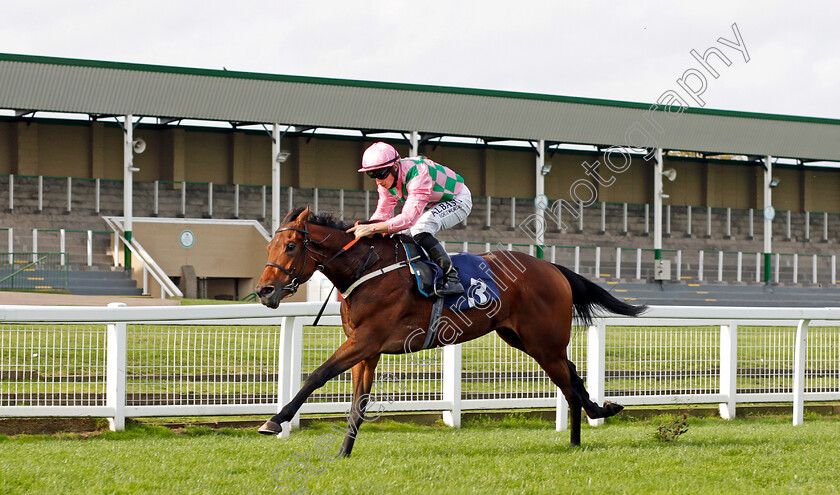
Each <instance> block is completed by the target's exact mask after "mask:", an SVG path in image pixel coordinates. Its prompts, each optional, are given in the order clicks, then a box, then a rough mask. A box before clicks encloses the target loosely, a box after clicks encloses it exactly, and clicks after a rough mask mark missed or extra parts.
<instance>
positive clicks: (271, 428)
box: [257, 419, 283, 435]
mask: <svg viewBox="0 0 840 495" xmlns="http://www.w3.org/2000/svg"><path fill="white" fill-rule="evenodd" d="M257 431H259V432H260V433H262V434H263V435H277V434H278V433H280V432H282V431H283V427H282V426H280V425H278V424H277V423H275V422H274V421H272V420H270V419H269V420H268V421H266V422H265V423H263V425H262V426H260V429H259V430H257Z"/></svg>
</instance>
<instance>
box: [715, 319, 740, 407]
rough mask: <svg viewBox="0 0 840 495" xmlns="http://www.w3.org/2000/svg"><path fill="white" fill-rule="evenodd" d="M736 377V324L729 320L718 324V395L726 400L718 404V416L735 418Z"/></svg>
mask: <svg viewBox="0 0 840 495" xmlns="http://www.w3.org/2000/svg"><path fill="white" fill-rule="evenodd" d="M737 378H738V324H737V323H735V322H734V321H730V322H729V324H727V325H721V326H720V395H722V396H724V397H725V400H726V402H721V403H720V404H719V405H718V409H719V410H720V417H721V418H723V419H735V393H736V392H737V388H736V387H737Z"/></svg>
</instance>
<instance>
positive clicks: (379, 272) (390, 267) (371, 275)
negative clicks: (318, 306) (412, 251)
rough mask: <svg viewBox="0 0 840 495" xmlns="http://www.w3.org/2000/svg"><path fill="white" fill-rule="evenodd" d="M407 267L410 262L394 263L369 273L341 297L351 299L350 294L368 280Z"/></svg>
mask: <svg viewBox="0 0 840 495" xmlns="http://www.w3.org/2000/svg"><path fill="white" fill-rule="evenodd" d="M410 261H413V260H410ZM406 266H408V261H400V262H399V263H394V264H393V265H388V266H386V267H385V268H381V269H379V270H374V271H372V272H370V273H368V274H367V275H365V276H364V277H362V278H360V279H358V280H356V281H355V282H353V283H352V284H351V285H350V287H348V288H347V290H346V291H344V292H342V293H341V297H343V298H344V299H347V298H348V297H350V293H351V292H353V290H354V289H355V288H356V287H358V286H360V285H362V284H363V283H365V282H367V281H368V280H370V279H372V278H376V277H379V276H380V275H385V274H386V273H388V272H392V271H394V270H399V269H400V268H403V267H406Z"/></svg>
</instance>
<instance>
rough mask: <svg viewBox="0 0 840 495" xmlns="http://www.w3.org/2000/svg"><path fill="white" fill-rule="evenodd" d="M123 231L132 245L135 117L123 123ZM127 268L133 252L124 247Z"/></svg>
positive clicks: (127, 116)
mask: <svg viewBox="0 0 840 495" xmlns="http://www.w3.org/2000/svg"><path fill="white" fill-rule="evenodd" d="M123 127H124V132H123V165H124V167H123V231H124V232H125V240H126V242H127V243H131V231H132V228H133V226H132V216H133V214H134V213H133V211H134V201H133V200H134V170H135V168H134V117H133V116H132V115H131V114H128V115H126V116H125V122H124V123H123ZM123 249H124V253H123V254H124V255H125V263H124V265H125V267H126V268H128V269H130V268H131V251H130V250H129V249H128V244H126V245H125V246H124V248H123Z"/></svg>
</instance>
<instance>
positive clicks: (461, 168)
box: [0, 55, 840, 306]
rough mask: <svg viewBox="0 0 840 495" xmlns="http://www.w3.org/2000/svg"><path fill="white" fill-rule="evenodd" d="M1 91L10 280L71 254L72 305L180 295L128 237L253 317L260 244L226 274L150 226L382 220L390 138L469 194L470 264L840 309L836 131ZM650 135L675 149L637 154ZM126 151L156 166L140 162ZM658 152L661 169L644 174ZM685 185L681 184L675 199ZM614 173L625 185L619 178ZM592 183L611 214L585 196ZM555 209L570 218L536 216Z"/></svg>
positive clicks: (275, 99)
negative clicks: (559, 270)
mask: <svg viewBox="0 0 840 495" xmlns="http://www.w3.org/2000/svg"><path fill="white" fill-rule="evenodd" d="M0 81H2V82H3V83H4V87H5V88H11V89H8V90H4V91H3V92H0V108H7V109H9V110H8V111H7V112H6V116H5V117H2V118H0V147H2V148H4V149H6V150H7V151H8V152H7V153H5V154H2V156H0V208H2V211H3V213H2V214H0V228H2V229H5V232H6V233H7V235H2V234H0V246H3V245H4V248H0V251H2V252H3V253H6V254H7V256H8V259H9V260H10V262H9V265H11V266H15V264H14V263H12V262H11V260H12V258H13V256H12V254H11V253H16V254H17V255H20V254H22V253H25V256H24V257H26V256H28V257H33V256H35V257H33V258H32V259H37V256H36V255H33V253H36V254H37V253H59V254H61V253H64V255H63V256H60V259H59V262H58V265H57V267H58V268H57V269H58V271H61V270H66V271H67V272H68V275H67V277H66V285H65V287H52V288H54V289H58V290H68V291H70V292H75V293H112V294H117V293H122V294H125V293H134V294H137V293H141V292H146V293H151V294H154V295H161V293H163V292H164V291H163V289H162V288H161V287H159V286H158V285H161V284H155V283H154V282H153V281H151V280H150V275H149V273H147V272H151V271H154V270H152V268H149V269H148V270H146V269H145V268H144V267H145V266H146V265H147V264H148V263H147V261H146V260H145V258H143V257H141V256H138V255H137V254H135V255H133V256H132V255H131V254H129V255H128V262H127V261H126V258H127V257H126V251H125V249H124V248H123V247H122V243H120V242H115V237H116V238H117V240H118V241H119V235H123V236H124V240H125V241H127V242H128V243H129V244H131V243H138V245H140V246H146V248H148V249H146V251H148V254H149V255H150V256H151V258H154V261H156V264H158V265H161V266H160V267H158V268H159V270H160V273H157V274H155V273H152V275H153V276H165V277H167V278H169V279H172V280H175V283H176V284H180V285H181V286H182V287H188V286H190V283H194V284H195V287H193V288H192V289H193V290H194V291H196V294H197V295H202V296H206V297H216V296H219V297H236V298H241V297H244V296H245V295H247V293H248V292H250V289H249V288H250V287H253V282H254V279H255V277H257V276H258V275H259V271H260V270H261V266H262V263H263V262H264V259H259V257H260V256H261V254H259V253H264V251H263V250H262V249H263V247H264V240H261V239H260V237H259V236H258V235H256V234H254V238H253V241H249V242H252V243H253V244H255V250H254V252H255V253H257V254H253V255H251V256H250V257H253V258H254V260H253V267H252V266H243V267H235V268H233V267H231V268H230V269H229V270H228V271H226V272H223V271H222V270H220V268H219V265H223V264H224V263H220V260H219V259H218V252H216V254H212V253H210V254H208V253H209V252H204V251H202V250H203V249H205V247H204V246H206V245H207V244H206V243H205V244H203V245H199V244H196V246H195V247H193V248H186V247H184V246H179V245H177V243H176V242H175V240H174V239H171V238H172V237H174V235H172V234H164V230H165V229H163V228H162V227H160V225H163V224H160V223H156V224H154V225H156V226H158V227H155V228H153V229H146V230H143V229H142V228H141V227H139V226H141V225H144V222H148V221H150V220H144V219H158V221H162V220H164V219H172V221H173V222H174V221H176V220H177V221H179V222H181V223H177V224H175V223H173V224H172V225H175V227H173V228H174V229H175V230H173V232H175V231H178V232H180V231H181V230H185V229H192V230H193V231H195V230H196V229H197V228H199V227H194V226H198V225H204V224H202V223H200V222H199V220H201V221H203V222H211V224H212V225H215V227H214V229H215V231H217V232H218V233H212V234H211V233H207V234H202V237H201V239H202V240H205V239H208V238H209V237H210V236H216V235H217V236H218V238H216V237H212V241H211V243H213V244H219V243H222V244H223V243H224V242H225V239H226V238H230V237H232V236H231V234H230V232H231V231H230V229H233V228H243V225H245V224H241V225H238V226H237V224H234V223H230V222H228V223H224V222H221V221H222V220H237V219H238V220H242V221H256V222H255V223H254V225H259V229H263V230H265V231H267V232H270V231H271V229H272V228H274V227H275V226H276V225H277V222H278V221H279V219H280V218H281V217H282V216H283V214H284V213H285V212H286V211H287V210H288V209H289V207H290V206H291V205H302V204H310V205H312V207H313V208H314V209H316V211H332V212H335V213H336V215H337V216H340V217H342V218H343V219H346V220H348V221H352V220H357V219H361V218H366V217H367V216H368V215H369V212H371V211H372V209H373V207H374V205H375V201H376V196H375V192H374V191H373V189H374V187H373V182H372V181H370V180H369V179H367V178H366V177H364V176H363V175H362V174H357V173H356V172H355V169H356V168H357V167H356V166H355V165H356V164H357V163H358V161H359V158H360V156H361V152H362V151H363V150H364V148H365V147H366V146H367V145H369V144H370V143H372V142H374V141H375V140H380V139H382V140H388V141H389V142H392V143H393V144H394V145H395V146H397V147H398V149H399V150H400V151H401V153H403V154H406V155H408V154H411V153H415V154H423V155H426V156H429V157H430V158H432V159H434V160H437V161H440V162H441V163H445V164H447V165H449V166H451V167H452V168H454V169H456V170H457V171H458V172H459V173H460V174H461V175H462V176H464V177H465V179H466V180H467V183H468V184H469V185H470V188H471V190H472V191H473V194H474V201H473V203H474V208H473V212H472V214H471V216H470V217H469V218H468V220H467V222H466V224H465V225H463V226H461V227H459V228H456V229H452V230H450V231H446V232H444V233H442V235H441V238H442V239H443V240H445V241H446V243H447V248H448V249H449V250H450V251H461V250H468V251H470V252H476V253H477V252H482V251H485V250H487V249H499V248H512V249H518V250H522V251H525V252H529V253H531V254H534V255H541V256H543V257H545V258H546V259H549V260H552V261H555V262H557V263H562V264H565V265H567V266H570V267H573V268H575V269H576V270H578V271H579V272H580V273H582V274H584V275H586V276H588V277H590V278H593V279H597V280H599V281H600V282H601V283H603V284H604V285H605V286H607V287H609V288H610V289H611V290H616V291H622V292H621V293H622V294H623V295H624V297H626V298H628V299H631V300H636V301H644V302H648V303H661V304H718V305H719V304H727V303H732V304H741V303H749V304H757V305H819V306H825V305H834V304H835V301H838V296H840V291H838V289H837V288H836V287H837V273H836V261H835V252H834V247H835V246H836V243H837V242H838V240H839V239H840V217H838V215H840V199H838V195H837V194H836V191H837V190H838V187H840V169H838V168H834V167H833V162H834V161H837V160H840V156H838V151H837V150H836V149H833V147H832V146H831V144H830V143H831V142H832V141H831V138H830V136H833V135H834V133H836V130H837V128H838V127H837V126H838V125H840V122H838V121H832V120H828V119H812V118H804V117H788V116H776V115H762V114H746V113H739V112H723V111H714V110H704V109H684V111H683V113H682V114H681V115H682V116H681V117H680V118H679V119H676V120H671V121H666V120H663V119H662V118H661V117H657V116H656V115H657V113H656V112H659V113H663V112H661V110H662V109H653V110H651V105H642V104H635V103H627V102H613V101H602V100H589V99H580V98H567V97H553V96H546V95H529V94H519V93H504V92H492V91H482V90H467V89H460V88H437V87H435V88H432V87H424V86H413V85H395V84H388V83H368V82H362V81H339V80H324V79H315V78H299V77H288V76H272V75H262V74H242V73H235V72H227V71H208V70H198V69H182V68H171V67H154V66H141V65H132V64H119V63H109V62H95V61H80V60H70V59H53V58H44V57H27V56H19V55H0ZM35 81H38V82H39V84H34V82H35ZM79 85H84V87H85V88H87V89H86V90H85V91H83V92H79V91H76V90H75V89H74V88H76V89H77V88H79ZM186 94H189V95H191V96H192V98H186V97H185V95H186ZM47 112H50V113H47ZM651 112H653V113H651ZM651 115H653V116H654V117H653V118H654V120H656V121H657V122H659V123H660V124H662V130H661V132H659V133H657V134H655V135H653V134H651V135H650V136H651V139H649V140H648V141H646V142H640V141H638V140H636V141H634V140H633V139H630V138H628V136H629V135H630V133H629V132H627V130H628V129H633V128H634V125H635V126H638V123H640V122H646V121H650V119H651ZM126 122H130V123H131V125H126ZM261 122H265V124H261ZM220 123H222V124H220ZM220 125H221V126H222V127H220ZM281 129H283V131H282V132H281ZM126 136H129V137H131V136H133V138H140V139H142V140H143V141H145V144H146V149H145V151H144V152H143V153H142V154H137V153H132V151H131V147H132V146H133V144H134V143H133V139H126ZM654 137H655V139H653V138H654ZM603 143H611V144H613V145H617V146H621V147H623V148H621V150H622V156H625V157H626V158H625V159H626V160H627V162H626V164H625V166H624V167H615V166H614V164H612V165H613V166H612V167H610V166H609V165H610V164H608V163H607V162H606V159H607V158H608V155H609V154H610V151H609V149H610V147H609V146H606V145H604V144H603ZM653 145H658V146H653ZM654 147H656V148H659V149H661V150H662V151H661V155H662V158H661V160H659V161H658V162H657V160H656V159H653V160H650V159H648V160H646V159H645V157H646V155H651V156H652V154H651V153H650V149H652V148H654ZM613 149H615V148H613ZM283 153H285V154H287V156H288V159H287V160H285V161H283V162H280V161H279V160H278V158H280V157H281V155H282V154H283ZM612 153H613V155H615V154H616V153H615V152H612ZM648 158H649V156H648ZM596 162H600V163H601V165H600V168H596V167H592V166H591V165H589V164H594V163H596ZM817 162H819V163H817ZM827 162H828V163H827ZM547 164H553V165H549V166H548V167H546V165H547ZM621 168H623V170H621V171H620V172H618V171H617V170H619V169H621ZM667 168H672V169H674V170H675V172H676V180H675V181H673V182H665V183H664V184H662V181H661V178H660V173H659V171H662V170H664V169H667ZM605 169H608V170H610V171H612V174H611V176H612V177H613V178H614V179H615V180H614V182H609V181H608V180H601V179H604V178H605V177H607V176H608V175H610V173H608V172H607V170H605ZM593 170H594V171H595V172H593ZM593 174H594V175H593ZM598 174H600V175H598ZM594 176H597V177H596V178H595V179H593V177H594ZM596 179H598V180H596ZM771 179H776V181H775V182H776V185H777V186H778V187H774V188H773V189H772V201H770V191H771V189H770V187H771V185H770V184H771V182H773V181H772V180H771ZM580 181H588V183H589V184H590V186H592V187H591V189H592V191H594V194H591V195H590V196H588V197H579V196H577V195H576V194H575V193H576V190H575V189H574V188H573V187H572V186H573V185H574V184H578V183H580ZM127 190H130V191H131V193H130V201H128V202H126V196H125V194H126V191H127ZM275 192H276V193H277V194H275ZM541 194H545V195H546V196H547V197H548V199H549V201H550V204H551V203H553V204H555V205H556V204H558V203H556V201H558V200H562V201H563V202H565V204H566V205H567V207H566V208H555V209H549V210H547V211H544V210H541V209H539V208H535V198H536V197H538V196H539V195H541ZM768 201H770V202H769V203H768ZM660 204H661V205H662V206H661V229H660V230H659V231H658V232H657V227H656V217H657V211H658V209H659V205H660ZM769 204H772V206H773V207H774V211H775V216H772V215H771V217H772V219H770V220H765V218H764V217H765V211H766V206H767V205H769ZM126 205H130V206H129V207H130V215H129V216H128V217H127V218H131V219H132V221H133V222H134V223H133V225H135V226H138V227H136V228H133V229H132V228H130V227H129V228H125V227H126V226H127V225H132V223H128V224H125V223H123V224H119V222H117V224H118V225H117V226H116V227H115V225H116V224H112V223H108V222H106V220H105V219H103V217H109V218H110V217H115V218H120V219H122V218H123V217H124V215H125V209H126ZM558 212H559V213H560V215H559V216H557V215H556V213H558ZM546 213H548V215H546ZM534 215H540V216H542V218H543V219H544V222H545V224H544V225H545V230H544V231H542V230H541V229H540V232H534V229H533V222H532V220H533V218H534ZM193 219H194V221H192V220H193ZM121 221H124V220H121ZM190 222H192V223H190ZM212 222H216V223H212ZM119 225H122V226H123V227H119ZM185 225H187V226H191V227H187V226H185ZM768 225H769V226H770V229H771V231H772V236H771V239H772V247H771V248H770V249H769V250H768V249H767V244H766V242H767V241H766V235H765V230H766V229H767V226H768ZM529 226H530V227H531V228H530V229H529ZM112 227H113V228H112ZM121 228H122V229H123V231H119V232H116V233H115V231H114V230H120V229H121ZM248 228H252V227H248ZM253 228H256V227H253ZM259 229H257V230H259ZM126 230H127V233H128V236H126V235H125V234H126V232H124V231H126ZM257 230H255V231H254V232H257ZM141 231H142V232H143V234H142V236H141V234H140V232H141ZM167 232H168V231H167ZM132 233H135V234H136V236H137V237H134V238H133V239H132V237H131V234H132ZM657 233H659V234H660V235H661V237H662V244H661V245H659V246H657V244H656V239H657ZM166 236H169V237H167V238H166V239H164V237H166ZM240 237H241V236H240ZM4 243H5V244H4ZM167 243H168V244H167ZM260 243H262V246H259V244H260ZM152 246H154V249H152ZM189 249H191V250H189ZM237 249H238V248H237ZM248 252H249V253H250V251H248ZM168 258H173V259H175V260H177V262H176V261H172V262H171V263H170V262H169V261H168V260H167V259H168ZM27 259H28V258H27ZM663 261H664V262H670V274H668V275H669V276H668V277H666V278H664V279H663V277H662V276H661V275H660V276H657V275H656V272H657V271H658V268H657V267H660V268H661V266H662V262H663ZM164 265H166V266H164ZM187 265H189V266H192V267H193V268H194V270H195V280H194V281H192V282H190V280H192V279H191V278H190V275H189V273H188V271H184V270H183V269H182V267H184V266H187ZM768 268H769V269H768ZM8 271H9V273H11V272H13V271H15V270H13V269H10V270H8ZM4 273H5V272H4ZM2 276H6V275H2ZM2 276H0V278H2ZM656 278H659V279H661V280H655V279H656ZM0 287H3V286H2V284H0Z"/></svg>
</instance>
